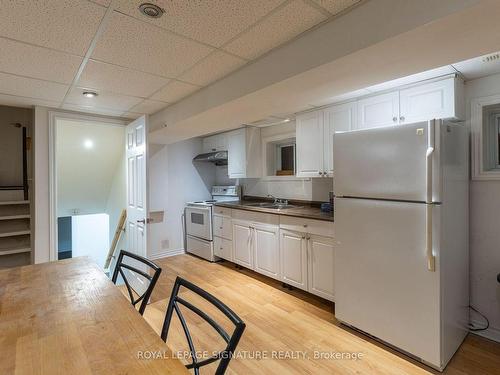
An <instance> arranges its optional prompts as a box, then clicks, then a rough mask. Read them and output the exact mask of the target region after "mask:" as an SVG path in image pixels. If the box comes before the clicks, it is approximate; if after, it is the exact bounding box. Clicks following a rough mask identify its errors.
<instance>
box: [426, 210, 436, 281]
mask: <svg viewBox="0 0 500 375" xmlns="http://www.w3.org/2000/svg"><path fill="white" fill-rule="evenodd" d="M425 244H426V256H427V269H428V270H429V271H431V272H434V271H436V258H435V256H434V254H433V252H432V204H426V205H425Z"/></svg>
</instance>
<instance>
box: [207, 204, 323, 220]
mask: <svg viewBox="0 0 500 375" xmlns="http://www.w3.org/2000/svg"><path fill="white" fill-rule="evenodd" d="M257 202H268V201H266V200H260V199H259V200H254V199H243V200H240V201H231V202H217V203H215V204H214V205H215V206H219V207H227V208H235V209H238V210H246V211H256V212H264V213H266V214H275V215H285V216H293V217H303V218H307V219H316V220H323V221H331V222H333V212H322V211H321V209H320V208H319V206H316V205H314V204H311V203H304V202H293V201H290V204H293V205H294V206H295V205H296V206H299V207H294V208H285V209H281V210H280V209H276V208H266V207H258V206H249V205H248V204H252V203H257Z"/></svg>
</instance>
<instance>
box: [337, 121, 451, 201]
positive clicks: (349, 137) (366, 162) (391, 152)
mask: <svg viewBox="0 0 500 375" xmlns="http://www.w3.org/2000/svg"><path fill="white" fill-rule="evenodd" d="M441 124H442V121H440V120H433V121H428V122H419V123H414V124H408V125H398V126H390V127H384V128H376V129H365V130H355V131H350V132H342V133H335V135H334V145H333V150H334V151H333V159H334V171H335V178H334V192H335V196H337V197H354V198H368V199H384V200H394V201H410V202H422V203H439V202H440V200H441V197H440V193H439V191H440V188H439V181H440V173H441V171H440V163H439V154H440V146H439V144H440V138H441V136H440V128H441Z"/></svg>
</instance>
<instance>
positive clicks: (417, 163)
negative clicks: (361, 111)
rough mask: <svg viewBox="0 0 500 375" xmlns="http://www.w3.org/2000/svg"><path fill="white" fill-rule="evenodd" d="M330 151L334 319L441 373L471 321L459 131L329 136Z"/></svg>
mask: <svg viewBox="0 0 500 375" xmlns="http://www.w3.org/2000/svg"><path fill="white" fill-rule="evenodd" d="M333 149H334V151H333V153H334V155H333V158H334V163H335V175H334V192H335V204H334V209H335V236H336V240H337V248H336V253H335V269H334V272H335V288H336V290H335V316H336V317H337V318H338V319H339V320H340V321H341V322H343V323H344V324H347V325H349V326H351V327H354V328H356V329H358V330H361V331H363V332H365V333H367V334H369V335H371V336H374V337H375V338H377V339H379V340H381V341H383V342H385V343H387V344H389V345H391V346H393V347H395V348H397V349H398V350H400V351H402V352H404V353H406V354H409V355H411V356H413V357H415V358H417V359H418V360H420V361H422V362H424V363H426V364H428V365H430V366H432V367H434V368H436V369H438V370H443V369H444V367H445V366H446V364H447V363H448V361H449V360H450V359H451V357H452V356H453V354H454V353H455V351H456V350H457V349H458V347H459V346H460V344H461V343H462V341H463V339H464V338H465V336H466V334H467V324H468V314H469V312H468V305H469V291H468V290H469V280H468V274H469V273H468V259H469V257H468V204H469V192H468V136H467V131H466V128H465V125H463V124H456V123H448V122H445V121H442V120H432V121H429V122H421V123H415V124H408V125H400V126H391V127H385V128H377V129H366V130H355V131H350V132H343V133H336V134H335V135H334V147H333Z"/></svg>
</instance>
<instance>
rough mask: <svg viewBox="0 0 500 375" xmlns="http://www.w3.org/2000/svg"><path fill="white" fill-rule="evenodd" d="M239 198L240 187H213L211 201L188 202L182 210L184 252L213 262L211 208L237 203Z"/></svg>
mask: <svg viewBox="0 0 500 375" xmlns="http://www.w3.org/2000/svg"><path fill="white" fill-rule="evenodd" d="M240 196H241V188H240V186H238V185H236V186H213V187H212V199H209V200H205V201H194V202H188V203H187V204H186V208H185V209H184V215H185V220H186V252H188V253H192V254H194V255H197V256H199V257H202V258H205V259H207V260H209V261H211V262H215V261H216V260H218V258H217V257H216V256H215V255H214V249H213V230H212V206H213V205H214V203H217V202H229V201H237V200H239V199H240Z"/></svg>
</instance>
